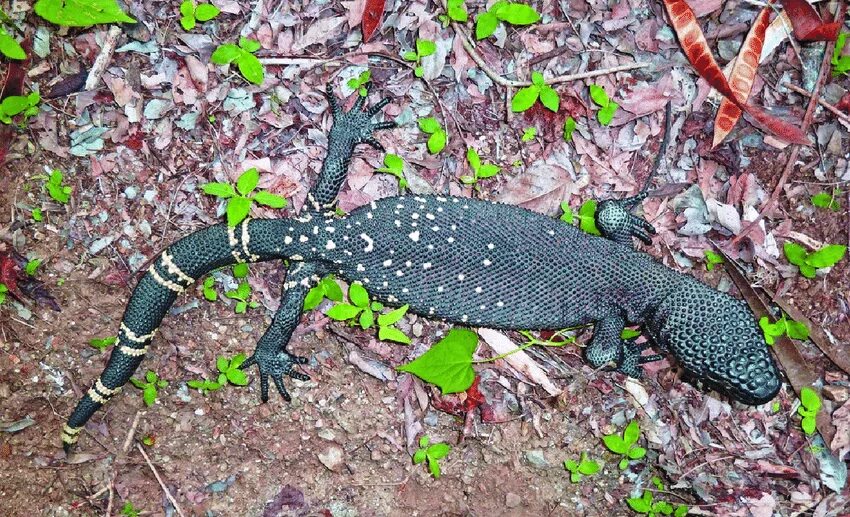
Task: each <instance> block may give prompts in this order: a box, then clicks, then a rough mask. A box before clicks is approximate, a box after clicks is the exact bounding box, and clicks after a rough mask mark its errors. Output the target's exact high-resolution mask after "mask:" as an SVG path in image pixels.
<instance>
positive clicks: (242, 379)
mask: <svg viewBox="0 0 850 517" xmlns="http://www.w3.org/2000/svg"><path fill="white" fill-rule="evenodd" d="M245 359H247V357H246V356H245V354H236V355H235V356H233V358H232V359H228V358H226V357H224V356H223V355H220V356H218V358H217V359H216V361H215V367H216V369H218V378H217V379H216V380H215V381H211V380H209V379H201V380H191V381H189V382H187V383H186V384H187V385H188V386H189V387H190V388H194V389H197V390H200V391H201V393H205V394H206V393H208V392H210V391H215V390H218V389H220V388H221V387H223V386H226V385H227V383H230V384H233V385H234V386H247V385H248V376H247V375H245V371H244V370H242V369H240V368H239V367H240V366H242V363H244V362H245Z"/></svg>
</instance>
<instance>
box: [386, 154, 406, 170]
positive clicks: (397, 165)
mask: <svg viewBox="0 0 850 517" xmlns="http://www.w3.org/2000/svg"><path fill="white" fill-rule="evenodd" d="M384 165H386V166H387V169H389V170H390V171H393V172H398V173H401V172H402V171H403V170H404V160H402V159H401V156H399V155H397V154H392V153H390V154H387V155H386V156H384Z"/></svg>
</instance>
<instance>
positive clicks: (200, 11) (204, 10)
mask: <svg viewBox="0 0 850 517" xmlns="http://www.w3.org/2000/svg"><path fill="white" fill-rule="evenodd" d="M219 13H221V11H220V10H219V8H218V7H216V6H214V5H213V4H198V7H197V9H195V18H197V19H198V21H199V22H208V21H210V20H212V19H213V18H215V17H216V16H218V15H219Z"/></svg>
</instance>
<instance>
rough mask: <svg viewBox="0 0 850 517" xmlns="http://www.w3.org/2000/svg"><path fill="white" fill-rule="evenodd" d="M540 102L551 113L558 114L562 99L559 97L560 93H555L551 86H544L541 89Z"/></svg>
mask: <svg viewBox="0 0 850 517" xmlns="http://www.w3.org/2000/svg"><path fill="white" fill-rule="evenodd" d="M540 102H541V103H543V105H544V106H546V108H547V109H548V110H549V111H554V112H555V113H557V112H558V108H559V107H560V105H561V99H560V98H559V97H558V92H556V91H555V89H554V88H552V87H551V86H549V85H548V84H547V85H543V86H542V87H541V88H540Z"/></svg>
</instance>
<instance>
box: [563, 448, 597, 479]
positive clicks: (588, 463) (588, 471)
mask: <svg viewBox="0 0 850 517" xmlns="http://www.w3.org/2000/svg"><path fill="white" fill-rule="evenodd" d="M564 468H565V469H567V470H568V471H570V482H572V483H578V482H579V481H581V477H582V476H592V475H593V474H596V473H597V472H599V463H597V462H595V461H593V460H589V459H587V453H586V452H583V453H581V459H580V460H579V461H578V462H575V461H573V460H567V461H565V462H564Z"/></svg>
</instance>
